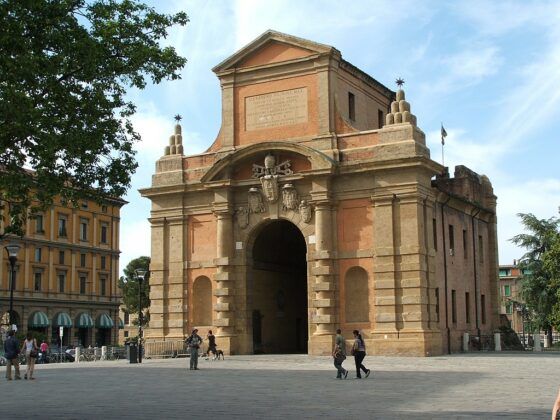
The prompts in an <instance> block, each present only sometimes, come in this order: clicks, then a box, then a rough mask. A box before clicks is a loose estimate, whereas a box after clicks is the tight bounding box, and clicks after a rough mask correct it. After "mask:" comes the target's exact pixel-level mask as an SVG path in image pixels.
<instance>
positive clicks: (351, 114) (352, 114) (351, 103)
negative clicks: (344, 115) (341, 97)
mask: <svg viewBox="0 0 560 420" xmlns="http://www.w3.org/2000/svg"><path fill="white" fill-rule="evenodd" d="M348 118H350V120H352V121H355V120H356V98H355V97H354V94H353V93H352V92H348Z"/></svg>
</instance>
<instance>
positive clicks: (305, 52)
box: [212, 30, 337, 73]
mask: <svg viewBox="0 0 560 420" xmlns="http://www.w3.org/2000/svg"><path fill="white" fill-rule="evenodd" d="M335 51H336V52H337V50H336V48H334V47H331V46H329V45H325V44H319V43H317V42H312V41H308V40H306V39H303V38H298V37H295V36H292V35H287V34H283V33H281V32H276V31H272V30H268V31H266V32H265V33H264V34H262V35H261V36H259V37H258V38H257V39H255V40H254V41H252V42H251V43H249V44H248V45H246V46H245V47H243V48H242V49H240V50H239V51H237V52H236V53H235V54H233V55H232V56H230V57H229V58H227V59H226V60H224V61H222V62H221V63H220V64H218V65H217V66H216V67H214V68H213V69H212V70H213V71H214V72H215V73H221V72H225V71H228V70H232V69H238V68H245V67H255V66H263V65H268V64H273V63H279V62H286V61H290V60H297V59H301V58H305V57H312V56H317V55H320V54H330V53H332V52H335Z"/></svg>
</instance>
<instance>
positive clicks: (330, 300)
mask: <svg viewBox="0 0 560 420" xmlns="http://www.w3.org/2000/svg"><path fill="white" fill-rule="evenodd" d="M314 205H315V255H314V257H315V261H314V262H313V265H312V268H311V274H312V276H313V278H314V280H313V282H312V284H313V292H314V293H315V296H314V299H313V300H312V306H313V309H314V311H315V313H314V315H313V317H312V319H311V322H312V323H313V324H315V331H314V333H313V336H312V337H311V340H310V348H309V352H310V354H330V352H331V351H332V339H333V336H334V333H335V323H336V321H337V319H336V315H335V314H336V300H335V289H336V287H335V284H334V278H333V275H334V270H333V255H332V254H333V236H332V235H333V214H332V213H333V210H332V204H331V202H330V201H328V200H324V201H319V202H314Z"/></svg>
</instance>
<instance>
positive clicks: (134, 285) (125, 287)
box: [119, 256, 150, 320]
mask: <svg viewBox="0 0 560 420" xmlns="http://www.w3.org/2000/svg"><path fill="white" fill-rule="evenodd" d="M137 269H143V270H146V277H145V278H144V281H142V287H141V291H140V293H141V299H142V312H144V309H147V308H149V307H150V285H149V279H150V272H149V269H150V257H145V256H143V257H138V258H135V259H134V260H132V261H130V262H129V263H128V265H127V266H126V267H125V269H124V270H123V271H124V277H121V278H120V279H119V288H120V289H121V290H122V292H123V303H124V306H125V308H126V311H127V312H128V313H130V314H137V313H138V289H139V286H140V285H139V282H138V278H137V276H136V270H137ZM147 318H149V316H145V317H144V320H147Z"/></svg>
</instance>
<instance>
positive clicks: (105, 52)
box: [0, 0, 188, 236]
mask: <svg viewBox="0 0 560 420" xmlns="http://www.w3.org/2000/svg"><path fill="white" fill-rule="evenodd" d="M187 22H188V17H187V15H186V14H185V13H183V12H179V13H176V14H173V15H164V14H159V13H157V12H156V11H155V10H154V9H153V8H151V7H149V6H147V5H145V4H142V3H141V2H138V1H136V0H57V1H52V0H2V1H0V69H1V70H0V172H2V174H1V176H0V205H1V206H3V207H8V213H9V217H10V219H11V220H10V224H9V226H8V227H7V229H6V232H7V233H14V234H18V235H20V236H22V235H23V230H24V229H23V227H24V223H25V220H26V218H27V217H28V216H29V215H33V214H34V212H36V211H37V210H38V209H40V208H46V207H48V206H50V205H51V204H52V203H53V198H54V197H55V196H57V195H60V196H62V198H63V199H65V200H66V201H68V202H69V203H72V204H74V205H77V204H78V203H79V201H80V200H82V199H94V200H97V201H100V200H101V198H102V197H106V196H113V197H120V196H122V195H123V194H124V193H125V192H126V190H127V188H128V187H129V186H130V176H131V174H132V173H134V171H135V169H136V167H137V163H136V161H135V157H134V156H135V151H134V149H133V144H134V143H135V142H136V141H138V140H140V136H139V135H138V133H136V132H135V131H134V129H133V127H132V123H131V121H130V117H131V116H132V115H133V114H134V112H135V106H134V104H133V103H132V102H130V101H128V100H127V99H126V98H125V95H126V92H127V89H131V88H137V89H143V88H145V87H146V85H147V84H148V81H151V82H152V83H155V84H157V83H160V82H161V81H162V80H176V79H179V78H180V73H179V71H180V70H181V69H182V68H183V67H184V65H185V63H186V59H185V58H183V57H181V56H179V55H178V54H177V53H176V52H175V50H174V49H173V48H172V47H162V46H161V45H160V41H161V40H162V39H164V38H165V37H166V36H167V31H168V29H169V28H170V27H172V26H174V25H180V26H184V25H185V24H186V23H187ZM148 79H149V80H148ZM24 167H25V168H27V169H30V170H31V171H30V170H27V169H24Z"/></svg>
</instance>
